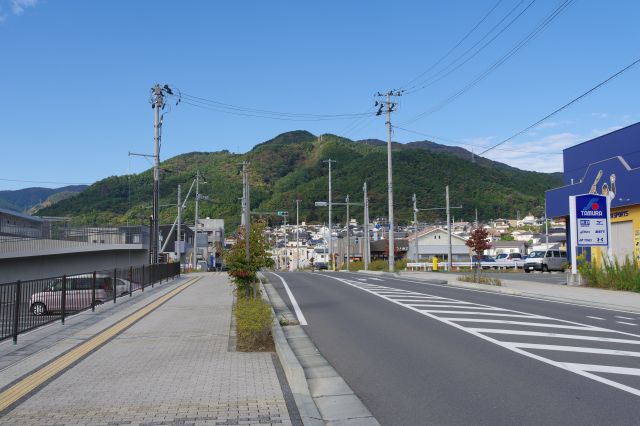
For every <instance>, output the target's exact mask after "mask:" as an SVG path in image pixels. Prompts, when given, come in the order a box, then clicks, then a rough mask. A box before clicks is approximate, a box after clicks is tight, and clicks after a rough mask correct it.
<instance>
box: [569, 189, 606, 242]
mask: <svg viewBox="0 0 640 426" xmlns="http://www.w3.org/2000/svg"><path fill="white" fill-rule="evenodd" d="M607 202H608V199H607V197H605V196H604V195H596V194H585V195H576V197H575V212H576V223H575V226H576V231H577V235H576V243H577V245H578V246H579V247H584V246H606V245H609V238H608V233H607V222H608V221H609V217H608V214H607V212H608V209H607Z"/></svg>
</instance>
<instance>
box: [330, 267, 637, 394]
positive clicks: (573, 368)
mask: <svg viewBox="0 0 640 426" xmlns="http://www.w3.org/2000/svg"><path fill="white" fill-rule="evenodd" d="M329 278H331V279H334V280H336V281H339V282H341V283H343V284H346V285H350V286H352V287H356V288H359V289H361V290H363V291H366V292H368V293H371V294H373V295H374V296H377V297H380V298H383V299H385V300H388V301H389V302H391V303H395V304H396V305H399V306H402V307H404V308H407V309H410V310H412V311H414V312H417V313H420V314H422V315H424V316H426V317H429V318H432V319H435V320H436V321H439V322H442V323H444V324H447V325H450V326H452V327H454V328H457V329H458V330H460V331H464V332H465V333H469V334H471V335H473V336H476V337H478V338H480V339H482V340H485V341H487V342H491V343H493V344H495V345H498V346H500V347H503V348H505V349H509V350H511V351H512V352H515V353H517V354H520V355H523V356H526V357H528V358H531V359H535V360H537V361H540V362H543V363H545V364H548V365H552V366H554V367H558V368H561V369H563V370H566V371H570V372H572V373H575V374H578V375H580V376H583V377H586V378H589V379H591V380H594V381H596V382H600V383H603V384H606V385H609V386H611V387H614V388H616V389H620V390H623V391H625V392H628V393H631V394H633V395H636V396H640V389H636V388H633V387H631V386H627V385H625V384H622V383H619V382H616V381H613V380H609V379H606V378H604V377H600V376H598V375H596V374H592V373H590V372H589V371H587V370H586V369H580V368H578V367H579V366H580V365H579V364H571V363H562V362H557V361H553V360H551V359H549V358H545V357H543V356H539V355H536V354H533V353H531V352H527V351H526V350H523V349H519V348H516V347H513V346H508V345H505V344H504V342H502V341H500V340H497V339H494V338H493V337H489V336H487V335H485V334H482V333H481V332H480V330H481V329H473V328H467V327H464V326H462V325H460V324H457V323H455V322H452V321H447V320H446V319H443V318H439V317H438V316H436V315H433V314H430V313H428V312H424V311H420V310H419V309H418V308H415V307H412V306H408V305H405V304H402V303H399V302H397V301H395V300H392V299H389V298H387V297H385V296H381V295H378V294H376V293H375V292H373V291H371V290H368V289H365V288H361V287H358V286H357V285H355V284H352V283H350V282H349V281H347V280H345V279H342V278H338V277H330V276H329ZM512 312H517V311H512ZM520 313H523V314H524V313H526V312H520ZM557 321H561V322H564V323H568V324H576V325H581V326H583V327H590V326H587V325H585V324H580V323H576V322H572V321H565V320H557ZM604 330H605V331H607V332H610V333H616V334H623V335H628V336H633V337H640V336H639V335H636V334H631V333H626V332H621V331H616V330H606V329H604ZM485 331H486V332H487V333H490V332H492V330H491V329H485ZM502 331H507V332H512V333H511V334H514V333H513V330H502ZM589 331H593V330H589ZM505 334H506V333H505ZM515 334H524V333H521V332H516V333H515ZM549 334H551V335H552V334H553V333H549ZM583 337H588V336H583ZM574 338H575V337H574ZM586 340H589V339H586ZM614 340H623V339H614ZM631 342H633V343H634V344H640V340H636V341H631ZM595 367H598V366H594V368H595ZM613 368H617V367H613ZM632 370H634V369H628V370H627V371H630V372H631V371H632ZM637 370H638V371H640V369H637ZM617 371H618V372H619V374H625V373H621V371H622V370H617Z"/></svg>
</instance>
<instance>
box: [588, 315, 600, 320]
mask: <svg viewBox="0 0 640 426" xmlns="http://www.w3.org/2000/svg"><path fill="white" fill-rule="evenodd" d="M587 318H591V319H595V320H600V321H604V318H600V317H592V316H589V315H587Z"/></svg>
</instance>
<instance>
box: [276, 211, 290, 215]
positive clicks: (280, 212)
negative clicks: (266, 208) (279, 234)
mask: <svg viewBox="0 0 640 426" xmlns="http://www.w3.org/2000/svg"><path fill="white" fill-rule="evenodd" d="M277 213H278V216H289V212H285V211H279V212H277Z"/></svg>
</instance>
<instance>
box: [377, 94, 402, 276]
mask: <svg viewBox="0 0 640 426" xmlns="http://www.w3.org/2000/svg"><path fill="white" fill-rule="evenodd" d="M401 95H402V92H400V91H396V92H395V93H394V92H393V91H392V90H390V91H388V92H387V93H386V94H385V95H383V94H382V93H380V92H378V96H380V97H381V96H386V101H381V102H376V106H378V104H379V105H380V109H378V112H377V113H376V115H381V114H382V111H383V110H385V112H386V113H387V122H386V125H387V136H388V140H387V189H388V193H389V195H388V198H389V272H394V271H395V261H396V259H395V236H394V230H395V227H394V218H393V168H392V166H391V127H392V126H391V113H392V112H394V111H395V110H396V107H397V106H398V104H397V103H396V102H392V101H391V98H392V97H398V96H401Z"/></svg>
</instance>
